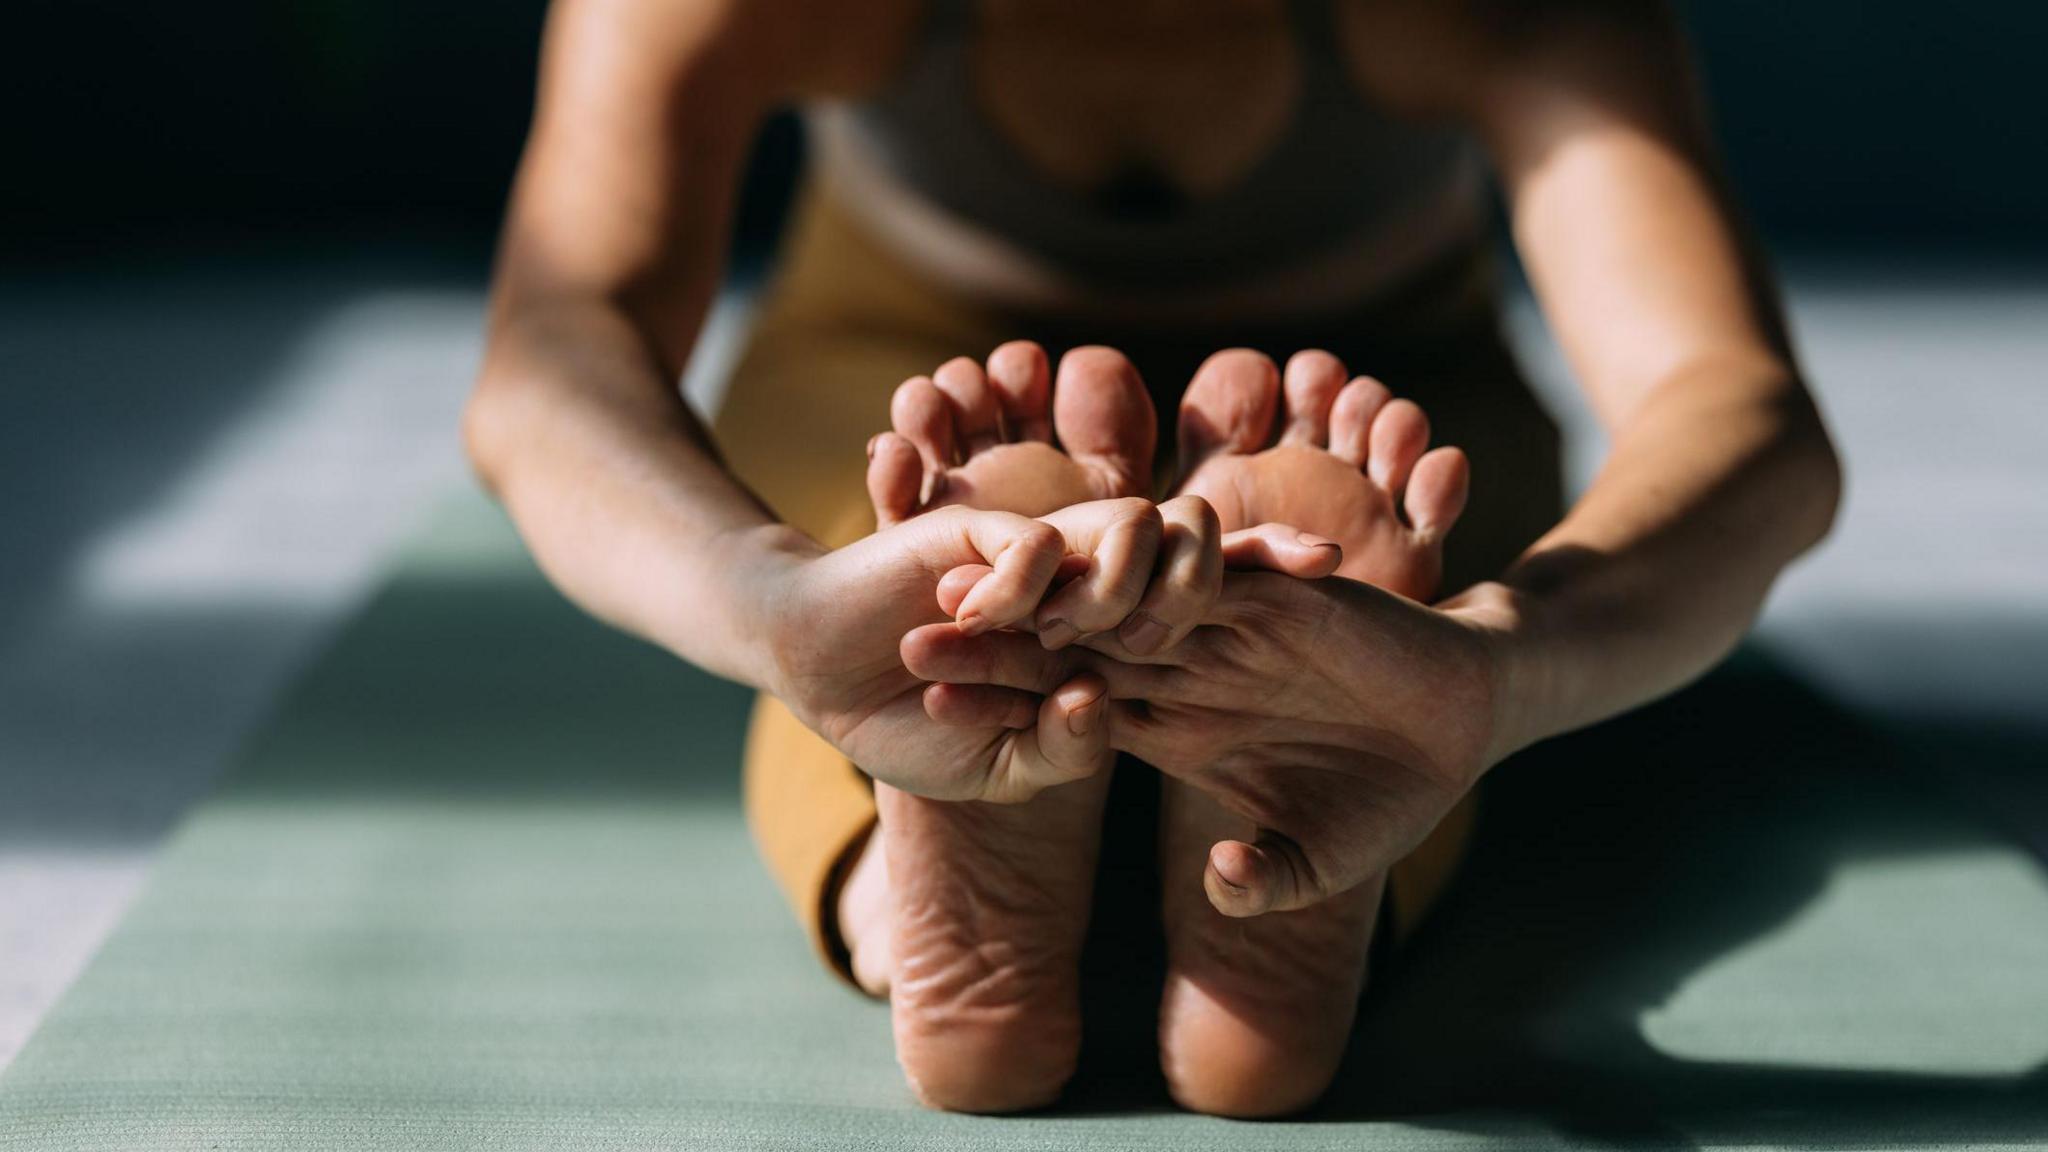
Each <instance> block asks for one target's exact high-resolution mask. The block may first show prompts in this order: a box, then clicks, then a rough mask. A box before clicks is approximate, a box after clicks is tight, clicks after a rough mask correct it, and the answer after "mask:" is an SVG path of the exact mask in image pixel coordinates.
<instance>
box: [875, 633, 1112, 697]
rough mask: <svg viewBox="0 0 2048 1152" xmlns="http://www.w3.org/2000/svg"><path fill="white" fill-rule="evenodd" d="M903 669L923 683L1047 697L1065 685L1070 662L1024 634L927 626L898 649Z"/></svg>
mask: <svg viewBox="0 0 2048 1152" xmlns="http://www.w3.org/2000/svg"><path fill="white" fill-rule="evenodd" d="M896 651H897V655H898V656H899V657H901V658H902V660H903V667H904V668H906V669H908V670H909V672H910V674H911V675H912V676H915V677H917V678H918V679H919V680H930V681H932V682H934V683H941V684H986V685H992V686H995V687H998V688H1014V689H1016V690H1017V691H1020V692H1030V693H1034V694H1038V695H1043V694H1045V693H1047V692H1050V691H1052V690H1053V688H1054V687H1056V686H1057V685H1059V684H1061V683H1063V682H1065V680H1066V679H1067V676H1068V675H1069V673H1070V671H1071V664H1072V662H1071V661H1070V660H1069V659H1068V658H1067V657H1066V656H1063V655H1062V654H1060V653H1058V652H1048V651H1046V650H1045V649H1044V648H1043V647H1041V646H1040V645H1039V643H1038V639H1037V637H1035V636H1030V635H1026V634H1025V633H1022V632H986V633H983V634H981V635H979V636H968V635H964V634H963V633H962V632H961V631H960V627H959V625H957V624H947V623H940V624H926V625H924V626H923V627H921V628H913V629H911V630H910V631H909V632H906V633H904V634H903V640H902V642H901V643H899V644H898V645H897V649H896Z"/></svg>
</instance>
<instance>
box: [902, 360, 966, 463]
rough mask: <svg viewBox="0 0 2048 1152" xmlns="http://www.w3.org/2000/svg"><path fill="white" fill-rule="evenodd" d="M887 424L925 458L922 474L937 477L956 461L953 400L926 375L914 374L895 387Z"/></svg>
mask: <svg viewBox="0 0 2048 1152" xmlns="http://www.w3.org/2000/svg"><path fill="white" fill-rule="evenodd" d="M889 423H890V424H891V425H893V426H894V427H895V429H896V434H897V435H899V436H901V437H903V438H904V439H906V440H909V441H910V443H911V444H912V445H914V446H915V447H916V448H917V454H918V455H919V456H920V457H922V458H923V459H924V471H925V475H926V476H928V477H932V478H934V479H936V478H937V477H938V476H939V475H941V474H942V473H944V472H945V471H946V469H948V468H951V467H952V466H953V465H954V464H955V463H957V462H958V459H959V457H958V451H957V442H956V441H955V439H954V436H953V402H952V401H951V400H949V399H947V398H946V394H945V393H944V392H941V391H939V386H938V385H937V384H934V383H932V380H931V377H929V376H913V377H911V378H910V379H908V380H905V381H904V382H903V383H901V384H899V385H897V386H896V395H895V397H894V398H893V399H892V400H890V402H889Z"/></svg>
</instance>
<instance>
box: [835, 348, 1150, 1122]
mask: <svg viewBox="0 0 2048 1152" xmlns="http://www.w3.org/2000/svg"><path fill="white" fill-rule="evenodd" d="M1051 385H1052V382H1051V381H1049V380H1048V379H1047V370H1046V361H1045V356H1044V353H1043V352H1041V351H1039V349H1038V348H1037V346H1036V345H1029V344H1022V343H1013V344H1007V345H1004V346H1003V347H1002V348H999V349H997V351H996V353H995V354H994V355H993V356H991V357H990V360H989V364H988V366H987V368H986V369H984V368H983V366H982V365H979V364H976V363H974V362H972V361H966V360H954V361H950V362H948V363H947V364H946V365H944V366H943V367H941V368H940V369H939V370H938V372H936V373H934V375H933V376H932V377H929V378H928V377H922V376H920V377H916V378H913V379H911V380H909V381H907V382H906V383H905V384H904V385H903V387H902V388H901V389H900V390H899V391H898V392H897V395H896V400H895V403H894V404H893V405H892V413H893V420H894V424H895V429H894V431H892V432H890V433H885V434H884V435H882V436H880V437H877V438H876V441H875V443H874V445H873V461H872V463H871V464H870V468H869V479H868V486H869V490H870V492H871V493H872V494H873V496H874V499H875V502H876V509H875V511H876V518H877V521H878V522H879V523H881V524H884V525H887V524H889V523H893V522H895V521H898V520H901V519H904V518H906V517H908V516H912V515H915V514H917V513H918V512H920V511H922V510H924V509H925V508H927V507H932V506H936V505H938V504H943V503H955V502H960V503H972V504H974V505H976V506H979V507H988V508H999V509H1002V510H1006V511H1016V512H1020V513H1025V514H1039V513H1043V512H1048V511H1052V510H1054V509H1057V508H1062V507H1065V506H1067V505H1069V504H1073V503H1078V502H1081V501H1085V500H1093V499H1099V498H1103V497H1109V496H1120V495H1128V494H1131V493H1133V492H1135V491H1137V490H1138V488H1139V483H1140V478H1141V477H1143V478H1149V476H1150V472H1151V457H1152V447H1153V445H1152V435H1153V425H1154V417H1153V412H1152V405H1151V402H1150V400H1149V399H1148V398H1147V397H1146V395H1145V392H1144V386H1143V383H1142V381H1140V380H1139V378H1138V375H1137V372H1136V371H1135V370H1134V369H1133V368H1132V367H1131V366H1130V364H1129V362H1128V361H1126V360H1124V359H1123V357H1122V356H1121V355H1120V354H1118V353H1115V352H1111V351H1110V350H1108V349H1102V348H1083V349H1077V350H1075V351H1073V352H1070V353H1068V354H1067V355H1066V357H1065V358H1064V359H1063V360H1062V362H1061V365H1060V372H1059V378H1058V381H1057V385H1056V386H1051ZM1049 394H1050V395H1051V398H1052V401H1053V402H1052V404H1051V406H1050V408H1048V404H1047V397H1048V395H1049ZM1049 432H1056V433H1057V434H1058V437H1059V441H1060V448H1059V449H1055V448H1054V447H1053V445H1052V444H1051V443H1050V442H1049V435H1048V433H1049ZM920 493H931V494H933V499H931V500H929V501H925V500H920V498H919V496H920ZM1109 783H1110V780H1109V776H1108V774H1107V773H1104V774H1103V775H1100V776H1097V777H1094V778H1091V779H1087V780H1082V781H1078V782H1075V783H1072V784H1067V785H1063V786H1061V787H1058V788H1053V789H1049V790H1048V791H1046V792H1044V793H1042V794H1040V795H1039V796H1038V797H1037V798H1035V799H1033V800H1031V801H1030V802H1028V803H1025V804H1016V805H998V804H983V803H949V802H944V801H933V800H926V799H923V798H921V797H917V796H913V795H910V794H908V793H905V792H899V791H897V790H896V789H893V788H890V787H888V786H886V785H881V784H877V785H876V786H875V798H876V801H877V803H878V805H879V807H880V814H881V823H880V828H879V831H878V833H877V835H876V837H875V839H874V840H872V841H870V843H869V846H868V848H867V849H866V850H865V851H864V852H863V853H862V855H861V858H860V861H859V862H858V863H857V864H856V865H855V867H854V871H853V879H852V881H851V882H850V883H849V884H848V885H847V888H846V892H845V897H844V899H842V901H841V919H840V922H841V925H842V927H843V929H844V931H845V933H846V936H847V943H848V946H849V947H850V948H851V950H852V955H853V964H854V971H855V973H856V975H857V976H858V977H859V978H860V980H861V983H862V984H863V986H865V987H869V988H870V989H873V990H880V989H881V988H884V987H886V989H887V990H888V992H889V995H890V1009H891V1015H892V1018H893V1020H894V1024H895V1031H896V1051H897V1058H898V1059H899V1060H900V1061H901V1063H902V1065H903V1070H904V1074H905V1076H906V1077H907V1078H908V1079H909V1081H910V1083H911V1085H912V1087H913V1089H914V1090H915V1091H916V1092H917V1094H918V1096H919V1098H920V1099H922V1100H923V1101H924V1102H925V1103H927V1104H929V1105H932V1106H934V1107H940V1108H948V1109H955V1110H963V1111H974V1112H1009V1111H1017V1110H1020V1109H1025V1108H1033V1107H1038V1106H1042V1105H1044V1104H1047V1103H1050V1102H1051V1101H1052V1100H1053V1099H1054V1098H1055V1097H1057V1096H1058V1095H1059V1093H1060V1090H1061V1089H1062V1088H1063V1087H1064V1086H1065V1084H1066V1082H1067V1080H1068V1078H1069V1077H1070V1076H1071V1075H1072V1073H1073V1069H1074V1063H1075V1060H1076V1059H1077V1057H1078V1056H1079V1053H1080V1042H1081V1015H1080V959H1081V945H1082V941H1083V938H1084V936H1085V935H1086V932H1087V926H1088V915H1089V908H1090V904H1091V901H1092V897H1093V891H1094V880H1095V865H1096V858H1097V854H1098V851H1099V847H1100V841H1101V836H1102V818H1103V805H1104V800H1105V798H1106V796H1107V794H1108V789H1109Z"/></svg>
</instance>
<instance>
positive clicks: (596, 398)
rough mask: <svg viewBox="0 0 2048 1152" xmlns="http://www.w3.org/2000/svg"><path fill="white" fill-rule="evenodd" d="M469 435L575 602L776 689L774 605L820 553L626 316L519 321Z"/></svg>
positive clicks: (496, 355)
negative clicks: (777, 592) (701, 418)
mask: <svg viewBox="0 0 2048 1152" xmlns="http://www.w3.org/2000/svg"><path fill="white" fill-rule="evenodd" d="M465 433H466V436H467V439H468V442H469V445H470V451H471V456H472V458H473V459H474V461H475V462H476V465H477V469H478V472H479V474H480V475H482V476H483V477H484V479H485V482H486V483H487V484H489V485H490V486H491V488H492V489H493V490H494V491H495V492H496V493H497V495H498V496H499V498H500V499H501V500H502V501H503V502H504V504H505V507H506V509H507V510H508V511H509V512H510V514H511V516H512V518H513V520H514V521H515V522H516V523H517V525H518V527H519V531H520V534H521V535H522V536H523V537H524V538H525V540H526V543H527V545H528V547H529V548H530V549H531V550H532V552H533V555H534V557H535V558H536V560H537V561H538V562H539V564H540V566H541V568H542V569H543V570H544V571H545V572H546V573H547V575H548V577H549V579H551V580H552V581H553V582H554V583H555V585H556V586H557V587H558V588H560V589H561V590H562V592H563V593H564V594H565V595H567V596H568V597H569V598H570V599H572V600H574V601H575V602H576V603H577V604H579V605H581V606H582V607H583V608H584V609H586V610H587V611H589V612H590V613H592V614H593V615H595V616H598V617H599V618H601V619H603V620H605V621H607V622H609V623H611V624H613V625H615V626H617V627H619V628H622V629H624V630H626V631H628V632H631V633H633V634H635V635H638V636H640V637H643V638H645V639H647V640H650V641H652V642H654V643H656V644H659V645H661V646H662V647H664V648H666V649H668V650H669V651H672V652H674V653H676V654H677V655H678V656H681V657H682V658H684V659H686V660H689V661H690V662H692V663H694V664H697V665H700V666H702V667H704V668H706V669H708V670H710V671H712V672H715V673H717V674H719V675H721V676H726V677H729V678H731V679H735V680H738V681H741V682H742V683H747V684H750V685H753V686H755V687H765V686H767V685H768V684H769V681H770V679H771V678H772V669H771V668H770V667H769V657H768V655H767V654H766V652H765V650H764V645H763V643H762V641H761V632H762V630H763V627H764V622H763V620H762V616H763V614H764V612H766V611H767V610H768V606H767V605H765V604H764V602H763V599H764V598H763V592H764V590H765V589H767V588H770V587H772V586H773V584H774V580H773V579H772V578H771V577H772V576H774V575H775V574H777V573H779V572H781V571H785V570H786V569H787V567H788V566H789V565H790V564H791V563H793V562H794V560H796V559H797V558H799V557H801V556H803V555H807V554H815V553H816V551H817V548H816V545H814V544H812V543H811V542H810V541H809V540H808V539H806V538H804V537H803V536H802V535H801V534H799V533H796V532H795V531H793V530H791V529H788V528H785V527H783V526H781V525H780V524H778V523H777V521H776V520H775V518H774V516H773V515H772V514H771V513H770V512H769V511H768V510H767V509H766V508H764V507H763V506H762V504H761V502H760V501H759V500H758V499H756V498H755V497H754V496H753V495H752V493H750V492H748V491H747V490H746V488H745V487H744V486H743V485H741V484H740V483H739V482H738V481H737V480H736V479H734V478H733V477H732V475H731V474H730V473H728V472H727V471H726V469H725V467H724V465H723V464H722V463H721V462H720V461H719V459H718V457H717V454H716V451H715V449H714V448H713V446H712V444H711V442H710V440H709V437H708V436H707V435H706V433H705V431H704V429H703V428H702V426H701V425H700V424H699V423H698V421H697V420H696V418H695V417H694V416H693V415H692V414H691V413H690V411H689V408H688V407H687V405H685V404H684V403H683V401H682V399H681V397H680V396H679V395H678V393H677V390H676V388H675V386H674V384H673V383H672V382H671V380H670V379H668V375H667V372H666V370H665V368H664V367H663V366H662V365H661V363H660V360H659V357H658V356H657V355H656V353H655V351H654V349H653V348H651V347H650V346H649V345H648V343H647V342H646V341H645V340H644V339H643V338H642V337H641V336H640V335H639V332H638V329H637V328H636V326H635V325H634V324H633V323H632V322H631V321H630V320H629V319H628V318H627V317H625V316H624V315H622V314H620V313H618V312H616V311H614V310H613V309H611V308H610V307H609V306H607V305H606V304H604V303H603V302H602V301H586V302H580V303H574V304H568V303H550V304H548V305H545V306H533V307H527V308H523V309H508V310H507V313H506V315H504V316H503V317H501V319H500V321H499V323H498V324H497V325H496V326H495V329H494V332H493V336H492V340H491V347H490V352H489V355H488V357H487V359H486V363H485V367H484V372H483V375H482V378H481V381H480V383H479V386H478V390H477V394H476V396H475V398H474V399H473V400H472V402H471V405H470V409H469V413H468V417H467V421H466V426H465Z"/></svg>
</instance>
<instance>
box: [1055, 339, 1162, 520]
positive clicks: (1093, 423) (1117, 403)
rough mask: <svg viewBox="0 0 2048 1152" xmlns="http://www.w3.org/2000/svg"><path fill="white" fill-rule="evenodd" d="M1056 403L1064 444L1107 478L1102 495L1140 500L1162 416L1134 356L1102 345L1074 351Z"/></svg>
mask: <svg viewBox="0 0 2048 1152" xmlns="http://www.w3.org/2000/svg"><path fill="white" fill-rule="evenodd" d="M1052 404H1053V428H1054V430H1055V431H1057V432H1058V433H1059V440H1060V446H1061V447H1062V448H1064V449H1065V450H1066V452H1067V455H1069V456H1072V457H1073V458H1074V459H1076V460H1079V461H1081V462H1082V463H1084V464H1087V465H1088V466H1090V468H1092V469H1094V470H1095V472H1096V473H1097V475H1099V476H1101V477H1102V479H1103V490H1102V491H1100V492H1098V493H1097V495H1098V496H1101V497H1104V498H1108V497H1112V496H1136V495H1139V494H1142V493H1143V492H1144V491H1145V490H1146V489H1147V488H1148V487H1149V486H1150V483H1151V480H1152V453H1153V449H1154V448H1155V447H1156V442H1157V439H1158V435H1159V434H1158V423H1157V421H1158V416H1157V414H1156V413H1155V412H1154V410H1153V407H1152V397H1151V394H1149V393H1148V392H1146V391H1145V380H1144V378H1143V377H1142V376H1140V375H1139V374H1138V369H1137V366H1136V365H1133V364H1132V363H1131V361H1130V359H1129V358H1128V357H1126V356H1125V355H1124V354H1123V353H1121V352H1119V351H1117V350H1116V349H1114V348H1105V347H1102V346H1100V345H1092V346H1089V347H1085V348H1075V349H1073V350H1072V351H1070V352H1068V353H1067V354H1066V355H1065V356H1062V357H1060V371H1059V378H1058V379H1057V380H1056V381H1054V383H1053V390H1052Z"/></svg>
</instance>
